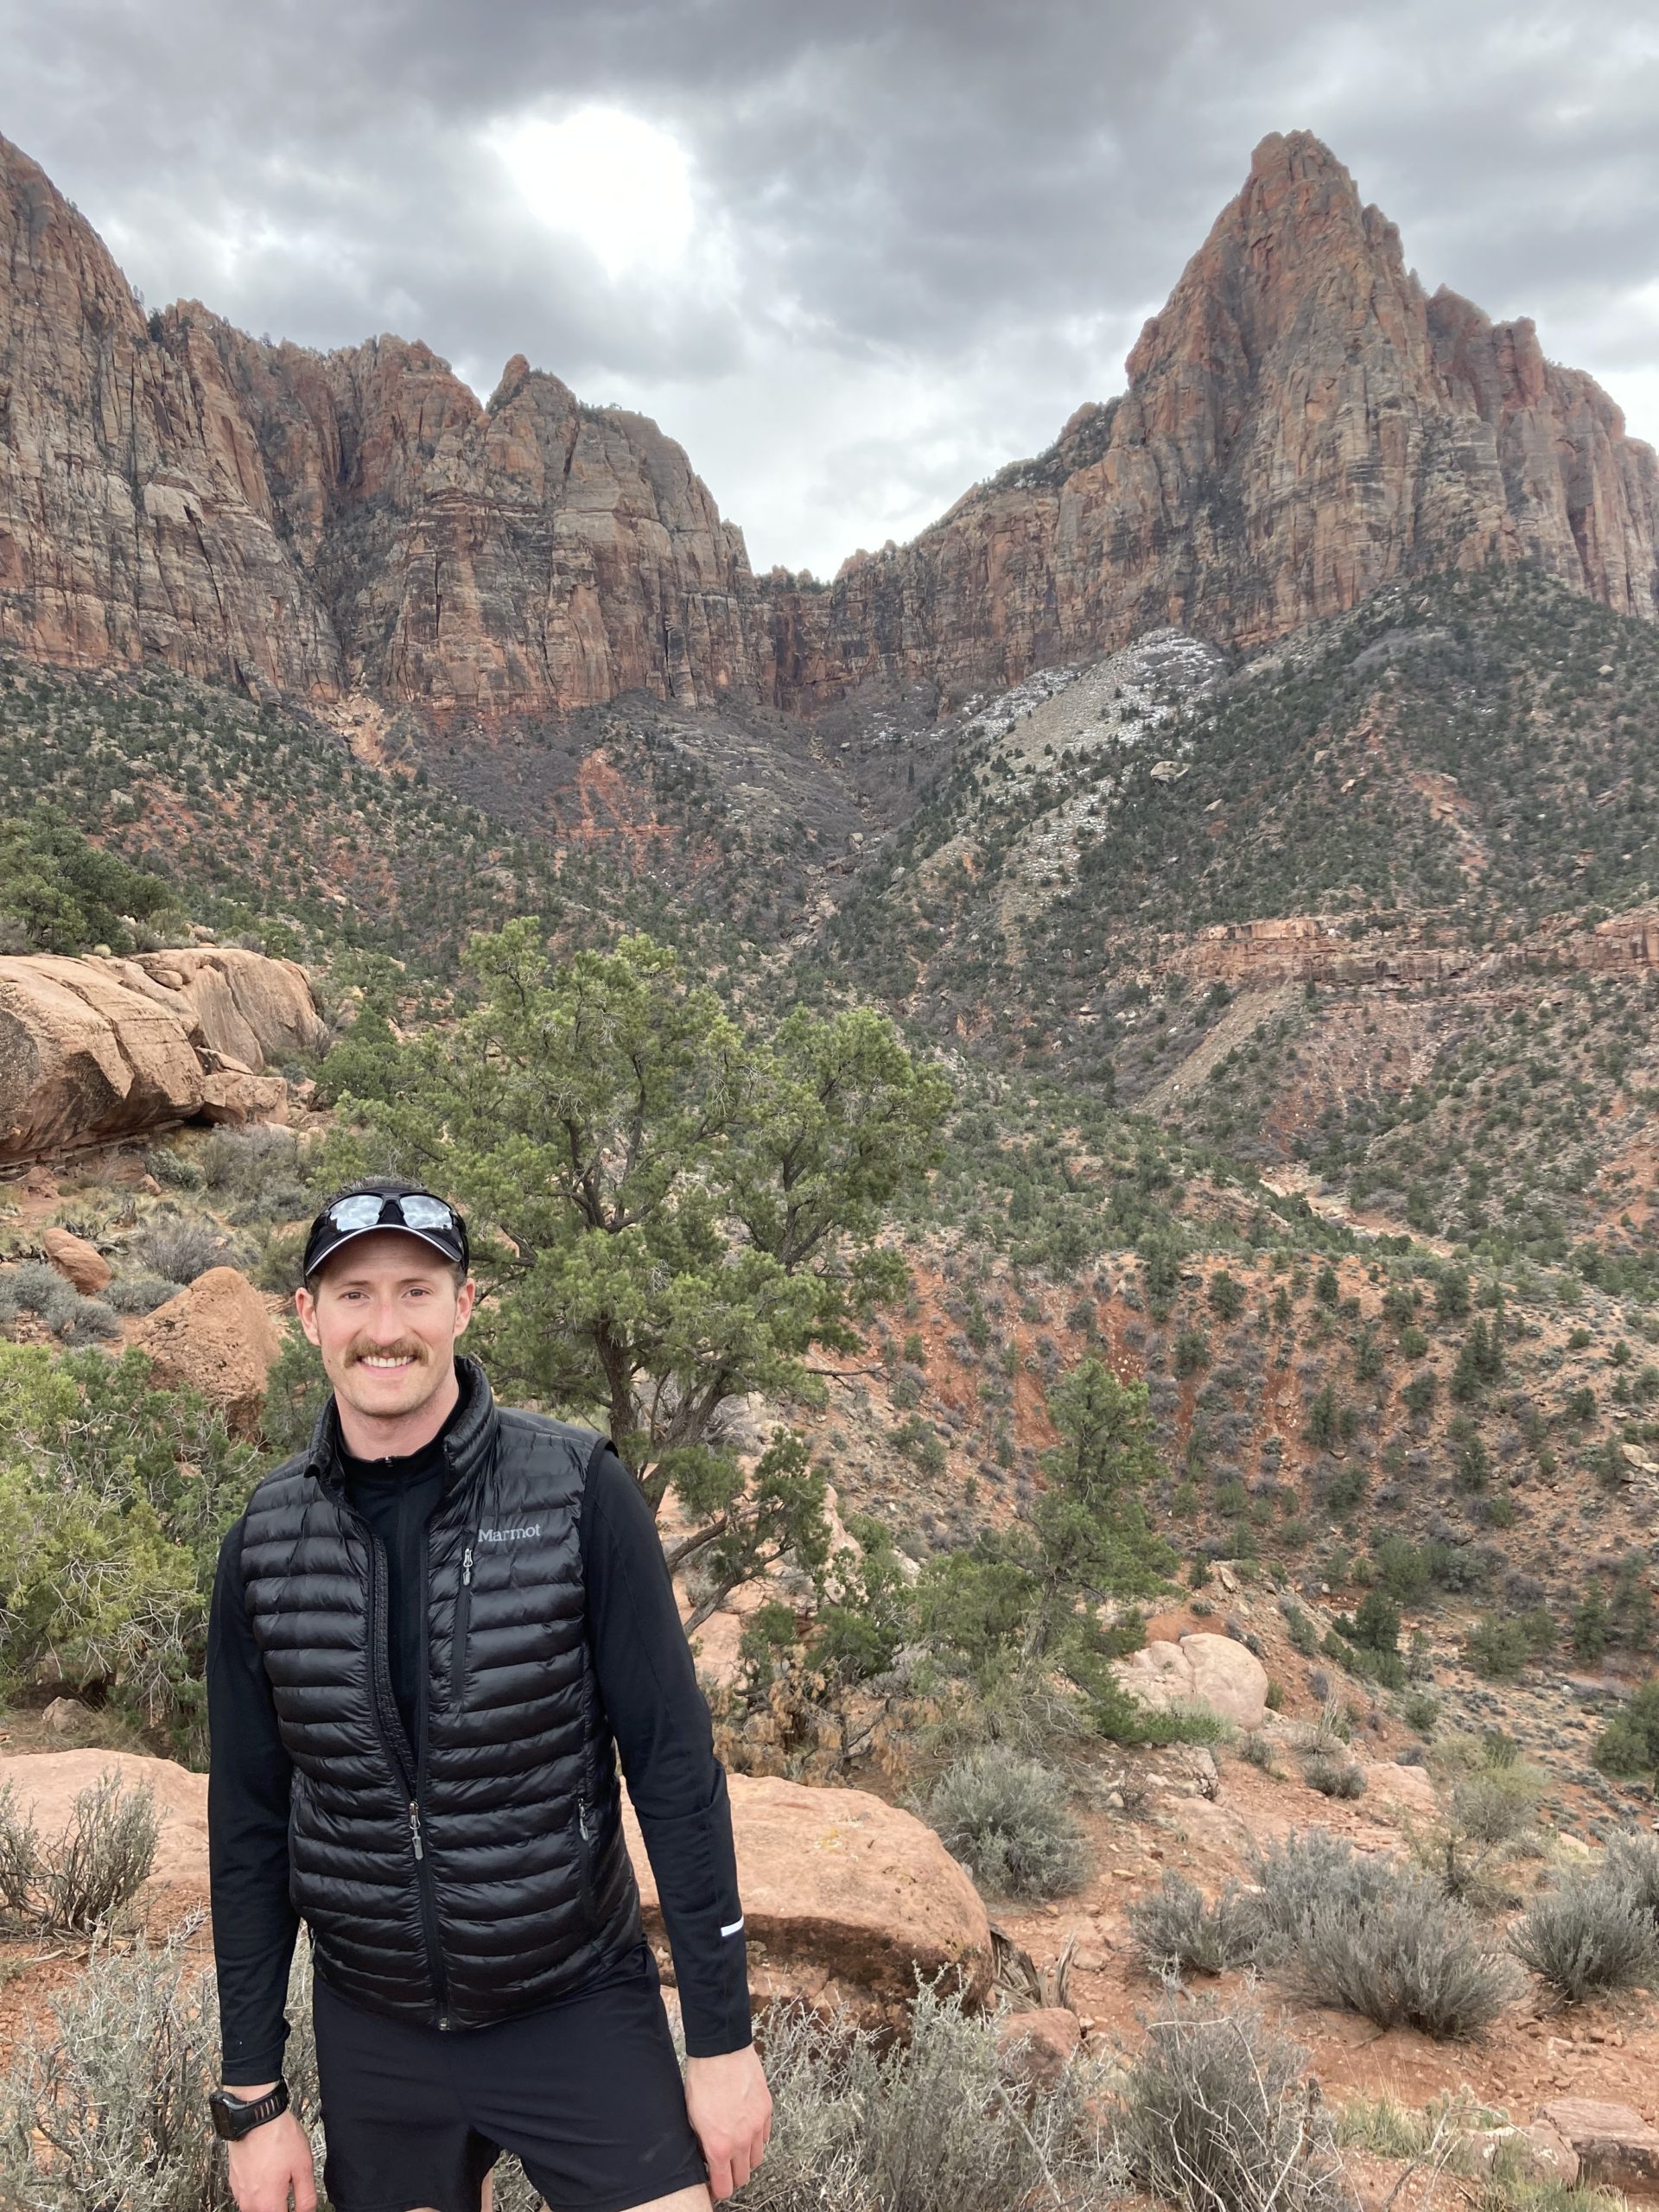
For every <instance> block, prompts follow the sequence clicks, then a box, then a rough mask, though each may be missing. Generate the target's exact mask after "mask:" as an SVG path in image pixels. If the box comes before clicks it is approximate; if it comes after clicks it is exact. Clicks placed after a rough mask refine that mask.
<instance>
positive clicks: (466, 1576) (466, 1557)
mask: <svg viewBox="0 0 1659 2212" xmlns="http://www.w3.org/2000/svg"><path fill="white" fill-rule="evenodd" d="M472 1579H473V1548H472V1546H471V1545H470V1544H468V1545H467V1548H466V1550H465V1551H464V1552H462V1554H461V1588H462V1589H463V1590H464V1589H465V1588H466V1587H467V1584H468V1583H469V1582H470V1581H471V1580H472Z"/></svg>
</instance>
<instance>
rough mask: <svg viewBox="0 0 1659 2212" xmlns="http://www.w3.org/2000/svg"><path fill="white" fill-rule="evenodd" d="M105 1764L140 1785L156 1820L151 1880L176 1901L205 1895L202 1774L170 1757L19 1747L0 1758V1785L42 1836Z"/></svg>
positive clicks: (54, 1832) (59, 1828) (61, 1823)
mask: <svg viewBox="0 0 1659 2212" xmlns="http://www.w3.org/2000/svg"><path fill="white" fill-rule="evenodd" d="M111 1768H113V1769H114V1770H115V1771H116V1772H117V1773H118V1774H119V1775H120V1777H121V1779H122V1781H123V1783H124V1784H126V1786H127V1787H128V1788H130V1789H149V1791H150V1793H151V1795H152V1796H154V1798H155V1800H156V1812H157V1814H158V1815H160V1819H161V1831H162V1832H161V1838H160V1840H159V1842H158V1843H157V1845H156V1864H155V1868H154V1871H153V1872H152V1874H151V1877H150V1878H151V1881H152V1882H153V1883H156V1884H160V1885H163V1886H165V1887H166V1888H168V1889H171V1890H174V1891H179V1892H181V1895H180V1897H179V1904H180V1905H181V1906H182V1905H183V1904H185V1903H186V1902H187V1901H188V1902H192V1903H194V1902H195V1901H196V1900H198V1899H200V1898H202V1897H205V1896H206V1894H207V1776H206V1775H205V1774H192V1773H191V1772H190V1771H189V1770H188V1768H185V1767H181V1766H180V1765H178V1764H176V1763H175V1761H174V1760H172V1759H152V1758H144V1757H143V1756H142V1755H141V1754H140V1753H138V1752H137V1751H20V1752H18V1753H16V1754H15V1755H14V1756H13V1757H11V1758H0V1788H3V1786H4V1785H5V1784H6V1783H8V1782H10V1783H12V1784H13V1786H14V1787H15V1789H16V1792H17V1808H18V1810H19V1812H21V1813H22V1815H23V1816H24V1818H25V1819H27V1820H32V1821H33V1822H34V1824H35V1829H36V1831H37V1832H38V1834H40V1836H41V1840H43V1841H49V1840H54V1839H55V1838H56V1837H58V1836H60V1835H61V1834H62V1833H63V1831H64V1829H65V1828H66V1827H67V1826H68V1825H69V1822H70V1821H71V1819H72V1818H73V1815H74V1809H75V1800H76V1798H77V1797H79V1795H80V1793H81V1791H82V1790H83V1789H92V1787H94V1785H95V1784H96V1783H99V1782H100V1781H101V1780H102V1779H103V1777H104V1776H105V1775H106V1774H107V1773H109V1772H110V1770H111Z"/></svg>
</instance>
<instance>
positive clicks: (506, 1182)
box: [328, 920, 949, 1592]
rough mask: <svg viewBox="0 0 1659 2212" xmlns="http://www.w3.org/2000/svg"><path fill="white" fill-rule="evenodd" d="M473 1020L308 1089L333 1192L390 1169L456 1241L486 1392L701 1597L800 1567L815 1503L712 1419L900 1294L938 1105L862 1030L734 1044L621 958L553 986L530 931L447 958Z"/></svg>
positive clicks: (808, 1476)
mask: <svg viewBox="0 0 1659 2212" xmlns="http://www.w3.org/2000/svg"><path fill="white" fill-rule="evenodd" d="M471 966H472V969H473V971H474V975H475V976H476V977H477V980H478V983H479V987H480V995H479V999H478V1002H477V1004H476V1006H475V1007H474V1008H473V1010H471V1011H470V1012H468V1013H466V1014H463V1015H462V1016H461V1019H460V1020H457V1021H456V1022H455V1023H454V1024H453V1026H450V1027H445V1028H437V1029H433V1030H430V1031H428V1032H426V1033H423V1034H422V1035H421V1036H419V1037H417V1038H415V1039H410V1040H408V1041H400V1040H399V1039H397V1038H396V1036H395V1035H394V1034H393V1033H392V1032H391V1029H390V1027H388V1026H387V1025H385V1024H384V1023H382V1024H379V1025H378V1026H372V1027H371V1029H370V1032H369V1033H368V1034H367V1035H366V1036H365V1037H364V1038H362V1039H356V1040H353V1039H347V1040H346V1044H345V1046H342V1047H341V1048H340V1051H339V1052H338V1053H337V1054H336V1055H335V1056H334V1058H331V1061H330V1063H329V1065H328V1073H329V1074H330V1075H332V1076H333V1077H334V1081H335V1085H336V1087H337V1088H339V1089H340V1090H341V1091H342V1093H343V1095H342V1096H341V1097H340V1107H341V1114H342V1118H343V1120H345V1121H346V1122H348V1123H354V1124H355V1132H354V1134H353V1135H351V1136H349V1137H346V1138H345V1139H336V1140H335V1141H334V1146H333V1157H332V1161H331V1165H332V1166H334V1167H335V1168H337V1169H339V1170H340V1171H341V1172H360V1171H361V1170H363V1169H365V1168H367V1167H370V1166H376V1167H378V1166H392V1167H395V1168H397V1169H398V1170H400V1171H402V1172H405V1173H418V1174H419V1175H421V1176H422V1177H423V1178H424V1179H426V1180H428V1181H429V1182H430V1183H431V1184H432V1185H433V1186H434V1187H435V1189H438V1190H441V1191H442V1192H445V1193H447V1194H448V1195H450V1196H452V1197H454V1198H455V1200H456V1201H457V1202H458V1203H459V1204H460V1205H462V1206H463V1207H464V1208H466V1209H467V1211H469V1212H470V1214H471V1216H472V1217H473V1220H474V1224H475V1226H476V1228H477V1230H479V1231H480V1236H479V1240H478V1241H479V1254H480V1260H479V1265H480V1279H481V1281H482V1283H483V1286H484V1287H485V1289H486V1293H487V1294H488V1295H487V1296H486V1299H485V1300H484V1302H483V1306H482V1309H481V1312H480V1319H479V1321H478V1322H476V1323H475V1324H474V1327H475V1329H477V1331H478V1334H479V1337H480V1341H481V1345H482V1348H483V1350H484V1351H485V1352H486V1356H487V1358H488V1361H489V1364H490V1368H491V1372H492V1375H493V1377H494V1379H495V1380H496V1382H497V1383H498V1385H499V1387H500V1388H501V1389H504V1390H505V1391H509V1392H512V1393H514V1394H516V1395H524V1396H527V1397H529V1398H530V1399H531V1400H532V1401H533V1402H537V1403H539V1404H543V1405H546V1406H550V1407H554V1408H558V1409H560V1410H562V1411H564V1412H566V1413H569V1414H571V1415H572V1416H574V1417H575V1418H578V1419H582V1420H588V1421H594V1422H595V1423H596V1424H597V1425H598V1426H600V1427H603V1428H604V1429H605V1430H606V1431H607V1433H608V1434H609V1435H610V1437H611V1438H612V1440H613V1442H614V1443H615V1445H616V1446H617V1448H618V1450H619V1451H620V1452H621V1453H622V1455H623V1457H624V1458H625V1459H626V1460H627V1461H628V1462H629V1464H630V1465H632V1467H633V1468H634V1470H635V1471H636V1473H637V1474H638V1476H639V1481H640V1483H641V1485H642V1487H643V1488H644V1490H645V1495H646V1497H648V1498H649V1500H650V1502H651V1505H652V1510H653V1511H660V1510H661V1508H662V1505H663V1503H664V1498H665V1497H667V1496H668V1494H669V1493H670V1491H673V1492H674V1493H675V1494H676V1496H677V1499H678V1501H679V1503H680V1504H681V1506H682V1508H683V1511H684V1513H685V1514H686V1515H687V1516H689V1518H690V1522H691V1526H690V1530H689V1532H688V1533H687V1534H686V1535H683V1536H682V1537H681V1538H680V1539H679V1540H678V1541H677V1542H676V1544H675V1545H674V1546H673V1548H672V1549H671V1553H670V1558H671V1563H672V1564H673V1565H675V1566H676V1567H680V1566H683V1565H685V1564H687V1563H688V1562H689V1561H690V1560H692V1559H693V1558H700V1559H701V1561H702V1567H704V1569H705V1571H706V1573H705V1580H707V1581H709V1583H710V1584H711V1585H712V1586H714V1588H715V1590H716V1591H722V1592H723V1591H724V1590H728V1589H730V1588H733V1587H734V1586H736V1584H737V1583H739V1582H741V1581H743V1580H747V1579H749V1578H750V1577H751V1576H752V1575H753V1574H754V1573H758V1572H759V1571H760V1569H761V1568H762V1567H764V1566H765V1565H766V1564H767V1563H768V1562H769V1561H770V1560H772V1559H775V1558H777V1557H778V1556H779V1555H780V1554H781V1553H782V1552H784V1551H785V1550H791V1551H792V1552H794V1553H795V1554H796V1555H797V1556H799V1557H801V1558H802V1559H803V1561H804V1563H805V1564H808V1565H811V1564H815V1563H818V1562H819V1561H821V1560H822V1556H823V1544H824V1541H825V1539H824V1532H823V1516H822V1511H821V1507H822V1500H823V1480H822V1478H821V1477H820V1476H818V1475H817V1473H816V1472H815V1471H813V1470H812V1468H811V1467H810V1465H809V1464H808V1459H807V1454H806V1452H805V1449H804V1446H803V1445H802V1443H801V1440H799V1438H798V1437H795V1436H793V1435H792V1434H791V1433H790V1432H788V1431H786V1430H779V1431H778V1432H777V1433H775V1434H774V1436H773V1438H772V1442H771V1444H770V1446H768V1447H767V1448H766V1450H765V1452H763V1453H762V1456H761V1458H760V1461H759V1464H758V1465H757V1466H756V1467H755V1468H754V1470H753V1474H752V1476H751V1477H750V1478H749V1479H748V1480H747V1482H746V1480H745V1479H744V1477H743V1475H742V1472H741V1465H740V1454H739V1449H738V1442H737V1433H736V1428H735V1425H734V1420H733V1416H734V1414H735V1412H736V1411H737V1406H738V1402H739V1401H741V1399H743V1398H744V1397H745V1396H746V1395H748V1394H750V1393H752V1392H765V1393H766V1394H768V1395H773V1396H779V1395H784V1396H786V1395H789V1394H790V1393H791V1392H795V1391H799V1390H801V1389H803V1388H808V1387H810V1380H809V1378H810V1369H809V1366H808V1357H809V1355H810V1354H811V1353H812V1352H814V1351H818V1350H827V1351H834V1352H840V1353H846V1352H850V1351H854V1350H855V1349H856V1348H857V1346H858V1344H859V1342H860V1338H859V1334H858V1330H857V1326H856V1323H857V1320H858V1318H859V1316H860V1314H861V1313H862V1312H863V1311H865V1310H866V1309H867V1308H868V1306H869V1305H870V1304H871V1303H872V1302H874V1301H875V1300H883V1299H888V1298H891V1297H893V1295H894V1294H897V1292H898V1291H899V1289H900V1288H901V1287H902V1286H903V1284H904V1282H905V1281H906V1270H905V1267H904V1262H903V1261H902V1259H901V1258H900V1256H899V1254H898V1253H897V1252H896V1251H895V1250H893V1249H891V1248H890V1247H888V1246H887V1245H884V1244H882V1243H880V1242H879V1241H878V1239H879V1236H880V1230H881V1229H882V1227H883V1224H884V1221H885V1219H886V1217H887V1210H888V1208H889V1206H890V1205H892V1203H893V1200H894V1199H895V1198H897V1197H898V1196H899V1193H900V1192H904V1191H906V1189H907V1188H909V1187H911V1186H912V1185H914V1184H915V1183H916V1182H918V1180H919V1179H922V1178H924V1177H925V1175H926V1174H927V1173H928V1170H929V1168H930V1166H931V1163H932V1161H933V1160H934V1158H935V1156H936V1151H937V1132H938V1127H939V1124H940V1122H941V1120H942V1118H943V1116H944V1112H945V1109H946V1107H947V1105H948V1103H949V1089H948V1086H947V1084H946V1083H945V1081H944V1077H943V1076H942V1075H940V1074H939V1073H938V1071H936V1070H934V1069H931V1068H928V1067H926V1066H924V1065H918V1063H917V1062H916V1061H915V1060H914V1059H913V1058H912V1056H911V1055H910V1053H909V1052H907V1051H906V1047H905V1046H904V1044H903V1042H902V1040H901V1039H900V1038H899V1034H898V1033H897V1031H896V1030H895V1029H894V1027H893V1024H892V1023H891V1022H890V1021H889V1020H887V1018H886V1017H885V1016H884V1015H882V1014H877V1013H875V1012H874V1011H873V1010H871V1009H869V1008H867V1007H860V1008H855V1009H854V1010H851V1011H847V1012H842V1013H839V1014H835V1015H832V1016H829V1017H823V1016H820V1015H817V1014H812V1013H810V1012H808V1011H807V1010H805V1009H804V1008H797V1009H796V1010H795V1011H794V1012H793V1013H791V1014H790V1015H789V1016H788V1017H787V1018H786V1019H785V1020H784V1021H782V1022H781V1023H780V1024H779V1026H778V1027H777V1028H776V1029H775V1031H774V1032H773V1033H772V1035H771V1036H769V1037H764V1038H763V1037H760V1036H758V1035H756V1034H753V1033H751V1032H749V1031H748V1030H747V1029H746V1028H745V1027H743V1026H742V1025H741V1023H740V1021H739V1020H737V1018H736V1017H735V1016H734V1014H731V1013H730V1012H729V1011H728V1009H727V1008H726V1007H725V1006H723V1005H722V1004H721V1001H720V999H719V997H718V996H717V995H716V994H715V992H714V991H713V990H712V989H711V988H709V986H708V985H707V984H705V983H700V982H696V981H694V980H693V979H692V977H691V976H689V975H688V974H687V973H686V970H685V969H684V966H683V963H682V962H681V960H680V959H679V957H678V956H677V954H676V953H674V952H673V951H671V950H668V949H666V948H664V946H662V945H659V944H655V943H653V942H652V939H650V938H647V937H644V936H637V937H630V938H623V939H622V940H621V941H620V942H619V943H618V944H616V946H615V947H614V948H613V950H609V951H583V952H578V953H577V954H575V957H573V958H572V959H570V960H569V962H568V963H563V964H560V963H556V962H555V961H554V960H553V959H552V958H551V957H550V954H549V953H548V951H547V950H546V949H545V947H544V946H543V942H542V939H541V937H540V934H539V932H538V931H537V927H536V925H535V924H534V923H532V922H530V921H526V920H520V921H515V922H512V923H510V924H509V925H507V926H506V927H505V929H503V930H501V931H498V932H496V933H495V934H494V935H492V936H487V937H482V938H476V939H474V944H473V946H472V949H471Z"/></svg>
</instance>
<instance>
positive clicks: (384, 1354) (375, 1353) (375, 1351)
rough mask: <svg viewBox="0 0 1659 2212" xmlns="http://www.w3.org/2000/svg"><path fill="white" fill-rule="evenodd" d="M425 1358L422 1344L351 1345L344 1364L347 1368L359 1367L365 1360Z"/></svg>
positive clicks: (424, 1348)
mask: <svg viewBox="0 0 1659 2212" xmlns="http://www.w3.org/2000/svg"><path fill="white" fill-rule="evenodd" d="M425 1357H426V1347H425V1346H424V1345H423V1344H353V1346H352V1348H351V1350H350V1351H348V1352H347V1353H346V1365H347V1367H356V1366H359V1364H360V1363H362V1362H363V1361H364V1360H365V1359H415V1360H424V1359H425Z"/></svg>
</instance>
